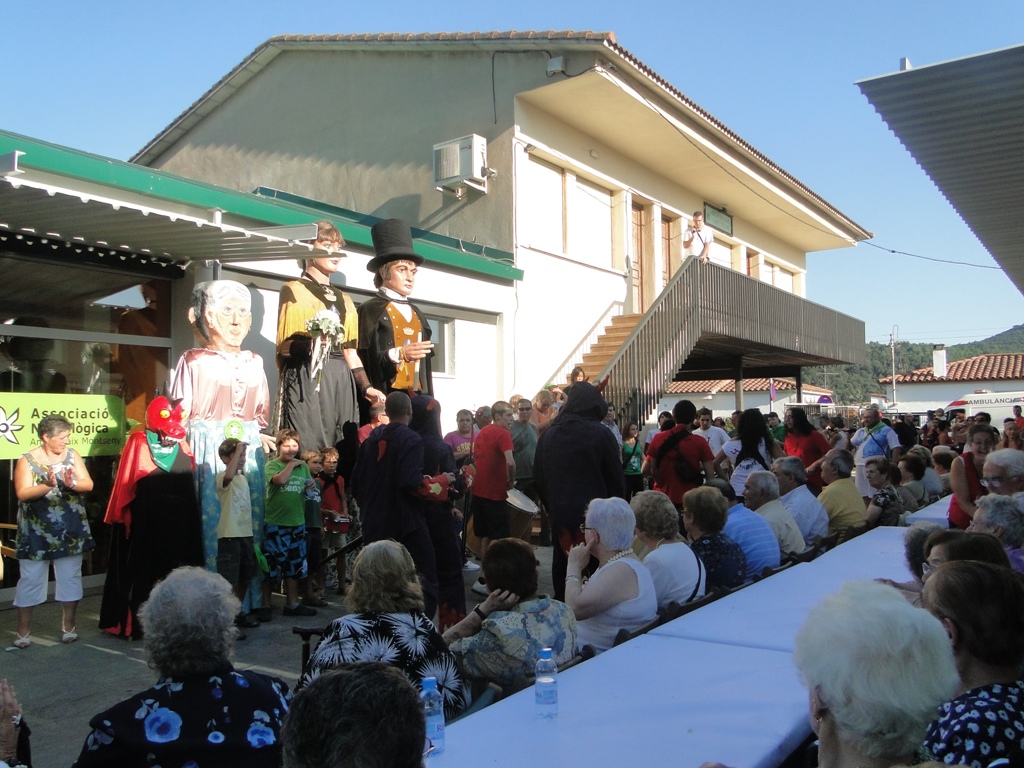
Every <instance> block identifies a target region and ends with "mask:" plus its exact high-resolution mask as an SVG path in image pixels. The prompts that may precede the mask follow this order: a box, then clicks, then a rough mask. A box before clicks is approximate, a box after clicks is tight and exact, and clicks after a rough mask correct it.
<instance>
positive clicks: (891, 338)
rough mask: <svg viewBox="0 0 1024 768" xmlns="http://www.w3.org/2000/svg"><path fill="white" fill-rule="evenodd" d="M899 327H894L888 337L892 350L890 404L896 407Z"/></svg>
mask: <svg viewBox="0 0 1024 768" xmlns="http://www.w3.org/2000/svg"><path fill="white" fill-rule="evenodd" d="M899 329H900V327H899V326H898V325H894V326H893V327H892V334H891V335H890V336H889V346H890V347H891V348H892V403H893V405H896V334H897V332H898V331H899Z"/></svg>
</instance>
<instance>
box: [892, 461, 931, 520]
mask: <svg viewBox="0 0 1024 768" xmlns="http://www.w3.org/2000/svg"><path fill="white" fill-rule="evenodd" d="M899 470H900V487H899V488H897V489H896V490H897V491H898V492H900V493H906V494H907V496H908V497H909V498H910V499H912V500H913V502H914V508H915V510H916V509H920V508H921V507H923V506H925V505H927V504H928V503H929V500H930V499H929V496H928V490H927V489H926V488H925V485H924V471H925V464H924V461H923V460H922V459H921V457H920V456H917V455H915V454H913V453H907V455H906V456H903V457H902V458H900V461H899ZM901 489H902V490H901Z"/></svg>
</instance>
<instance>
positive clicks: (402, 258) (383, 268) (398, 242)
mask: <svg viewBox="0 0 1024 768" xmlns="http://www.w3.org/2000/svg"><path fill="white" fill-rule="evenodd" d="M370 235H371V237H372V238H373V251H374V257H373V258H372V259H370V261H369V262H368V263H367V265H366V268H367V269H368V270H369V271H370V272H373V273H374V274H373V284H374V286H375V287H376V288H377V289H378V290H377V294H376V295H375V296H374V297H373V298H371V299H369V300H367V301H365V302H364V303H363V304H362V305H360V307H359V357H360V358H361V359H362V361H363V366H364V367H365V368H366V374H367V376H368V377H369V379H370V383H371V384H372V385H373V386H374V387H376V388H377V389H379V390H381V391H382V392H395V391H402V392H408V393H409V394H410V395H412V394H414V393H418V394H422V395H433V394H434V381H433V376H432V374H431V370H430V358H431V357H432V356H433V354H434V353H433V348H434V343H433V342H432V341H431V340H430V335H431V334H430V326H429V325H428V324H427V319H426V318H425V317H424V315H423V313H422V312H421V311H420V310H419V308H418V307H416V305H415V304H413V303H411V302H410V301H409V296H410V295H411V294H412V290H413V286H414V285H415V281H416V270H417V269H418V267H419V265H420V264H422V263H423V257H422V256H420V255H418V254H417V253H416V252H415V251H414V250H413V248H412V230H411V229H410V227H409V223H408V222H406V221H403V220H401V219H386V220H384V221H380V222H378V223H376V224H374V225H373V228H372V229H371V230H370Z"/></svg>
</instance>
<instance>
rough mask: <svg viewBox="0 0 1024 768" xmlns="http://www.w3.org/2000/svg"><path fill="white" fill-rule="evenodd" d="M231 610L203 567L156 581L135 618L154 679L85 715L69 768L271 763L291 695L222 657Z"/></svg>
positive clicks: (230, 637) (272, 766)
mask: <svg viewBox="0 0 1024 768" xmlns="http://www.w3.org/2000/svg"><path fill="white" fill-rule="evenodd" d="M238 609H239V602H238V599H237V598H236V597H235V596H234V595H233V594H231V585H230V584H229V583H228V582H227V581H225V580H224V579H223V578H222V577H220V576H218V575H217V574H216V573H211V572H209V571H206V570H203V569H202V568H194V567H185V568H178V569H177V570H175V571H172V572H171V573H170V575H169V576H168V577H167V578H166V579H164V580H163V581H162V582H160V583H159V584H157V586H156V587H154V588H153V591H152V592H151V593H150V596H149V600H148V601H147V602H146V603H144V604H143V606H142V609H141V610H140V611H139V618H140V620H141V621H142V626H143V627H144V628H145V630H146V641H145V642H146V655H147V656H148V657H149V662H150V665H151V666H152V667H154V668H155V669H156V670H157V672H158V673H159V675H160V680H159V682H158V683H157V684H156V685H154V686H153V687H152V688H150V689H148V690H145V691H143V692H141V693H138V694H136V695H134V696H131V697H129V698H127V699H125V700H124V701H122V702H120V703H119V704H115V705H114V706H113V707H111V708H110V709H108V710H107V711H106V712H101V713H100V714H98V715H96V716H95V717H94V718H92V720H91V721H90V722H89V725H90V726H91V727H92V732H91V733H90V734H89V736H88V737H87V738H86V740H85V746H83V747H82V752H81V754H80V755H79V756H78V761H77V762H76V763H75V765H74V768H96V767H98V766H114V765H116V766H118V768H135V766H138V767H139V768H143V766H146V767H147V768H148V766H154V765H163V766H171V765H182V766H184V765H188V766H194V768H220V767H221V766H245V767H246V768H278V766H280V764H281V742H280V735H281V728H282V726H283V724H284V716H285V714H286V713H287V712H288V706H289V704H290V702H291V694H290V693H289V692H288V686H287V685H286V684H285V683H284V682H282V681H281V680H278V679H277V678H274V677H270V676H268V675H263V674H260V673H258V672H252V671H250V670H244V671H238V670H236V669H235V668H234V667H233V666H232V665H231V651H232V648H233V646H234V642H235V636H236V634H237V630H236V629H235V627H234V620H235V616H236V615H237V614H238Z"/></svg>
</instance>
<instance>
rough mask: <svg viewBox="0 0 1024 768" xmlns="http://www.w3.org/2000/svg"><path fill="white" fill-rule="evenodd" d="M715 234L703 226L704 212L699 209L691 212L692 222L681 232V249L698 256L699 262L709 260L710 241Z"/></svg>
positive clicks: (687, 253)
mask: <svg viewBox="0 0 1024 768" xmlns="http://www.w3.org/2000/svg"><path fill="white" fill-rule="evenodd" d="M714 240H715V236H714V235H713V234H712V233H711V229H710V228H708V227H705V226H704V214H703V213H702V212H701V211H694V212H693V224H692V225H691V226H689V227H687V228H686V232H685V233H684V234H683V249H684V250H685V251H686V255H687V256H699V257H700V263H701V264H707V263H708V262H709V261H711V243H713V242H714Z"/></svg>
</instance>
